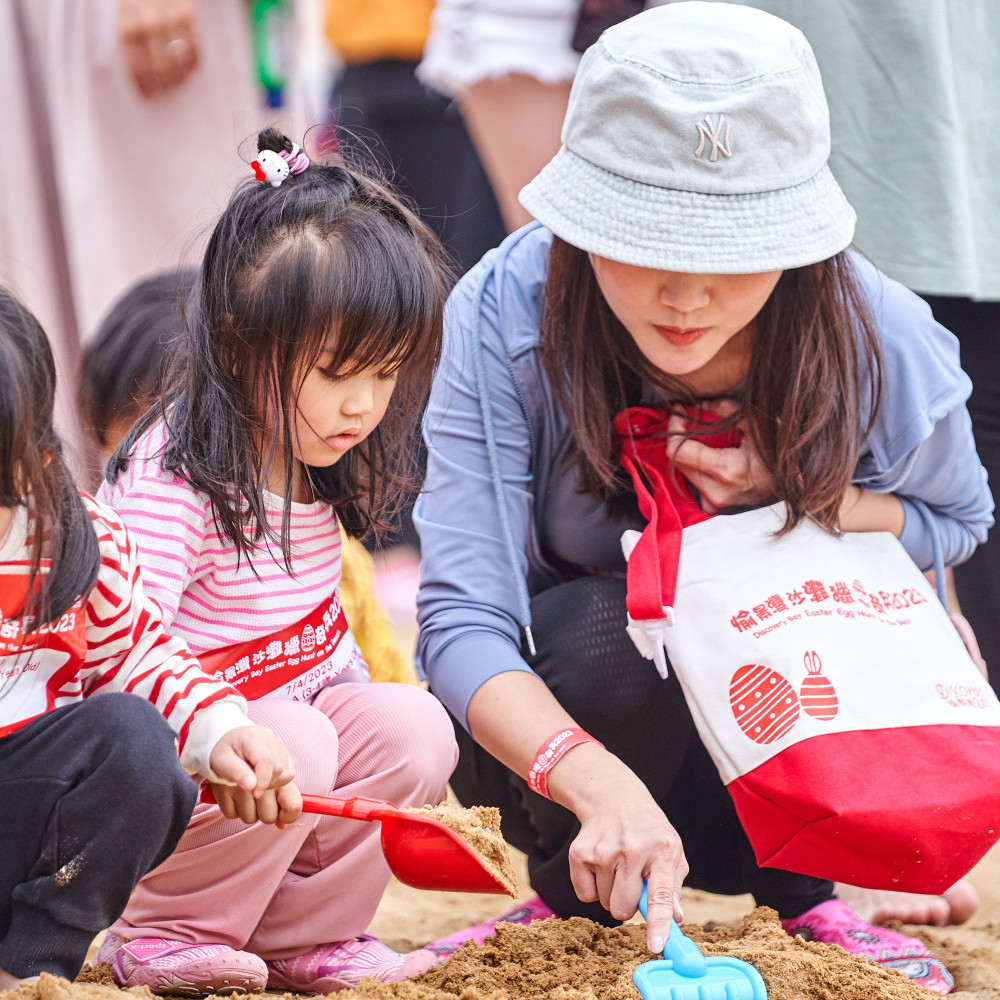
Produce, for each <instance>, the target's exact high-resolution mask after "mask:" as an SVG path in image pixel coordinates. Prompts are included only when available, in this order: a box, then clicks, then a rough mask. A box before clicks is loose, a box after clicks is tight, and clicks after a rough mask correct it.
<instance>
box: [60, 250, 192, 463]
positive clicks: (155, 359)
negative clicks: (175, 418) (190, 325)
mask: <svg viewBox="0 0 1000 1000" xmlns="http://www.w3.org/2000/svg"><path fill="white" fill-rule="evenodd" d="M196 274H197V272H196V271H194V270H193V269H182V270H177V271H164V272H162V273H161V274H155V275H153V276H152V277H149V278H144V279H143V280H142V281H139V282H137V283H136V284H135V285H133V286H132V287H131V288H130V289H129V290H128V291H127V292H126V293H125V294H124V295H123V296H122V297H121V298H120V299H118V300H117V301H116V302H115V304H114V305H113V306H112V307H111V311H110V312H109V313H108V314H107V316H106V317H105V318H104V320H103V321H102V322H101V325H100V326H99V327H98V329H97V333H96V334H95V335H94V338H93V339H92V340H91V341H90V342H89V343H88V344H87V346H86V347H85V348H84V351H83V356H82V357H81V359H80V381H79V390H78V393H77V402H78V404H79V407H80V414H81V416H82V417H83V421H84V424H85V426H86V429H87V430H88V431H90V432H91V433H92V434H93V435H94V437H95V438H96V439H97V443H98V444H99V445H100V446H101V447H102V448H107V447H109V446H111V445H113V444H116V443H117V442H115V441H113V440H112V433H113V427H114V424H115V422H116V421H122V420H125V419H127V420H128V421H129V423H131V422H132V421H133V420H134V419H135V418H136V417H138V416H139V414H141V413H142V412H143V411H144V410H146V409H147V408H148V407H149V405H150V404H151V403H152V402H153V401H154V400H155V398H156V397H157V396H158V395H159V392H160V389H161V387H162V383H163V377H164V372H165V371H166V367H167V357H168V352H169V351H170V349H171V346H172V344H173V342H174V341H175V340H176V339H177V337H178V335H179V333H180V331H181V324H182V311H183V308H184V304H185V303H186V302H187V299H188V296H189V295H190V294H191V289H192V287H193V286H194V282H195V277H196Z"/></svg>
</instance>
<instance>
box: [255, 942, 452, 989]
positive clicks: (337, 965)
mask: <svg viewBox="0 0 1000 1000" xmlns="http://www.w3.org/2000/svg"><path fill="white" fill-rule="evenodd" d="M438 962H439V959H438V956H437V955H435V954H433V953H432V952H430V951H428V950H427V949H426V948H420V949H418V950H417V951H411V952H408V953H407V954H405V955H402V954H400V953H399V952H396V951H393V950H392V949H391V948H390V947H388V946H387V945H384V944H383V943H382V942H381V941H379V939H378V938H376V937H372V936H371V935H370V934H361V935H359V936H358V937H356V938H351V939H350V940H349V941H338V942H336V943H334V944H321V945H318V946H317V947H315V948H313V949H312V950H311V951H307V952H306V953H305V954H304V955H297V956H296V957H295V958H281V959H277V960H274V961H269V962H267V963H266V964H267V973H268V975H267V985H268V987H270V988H271V989H280V990H292V991H294V992H296V993H335V992H337V991H338V990H344V989H353V988H354V987H355V986H357V985H358V983H360V982H361V980H362V979H366V978H367V979H377V980H378V981H379V982H380V983H398V982H399V981H400V980H402V979H412V978H413V976H419V975H420V974H421V973H422V972H426V971H427V970H428V969H432V968H434V966H435V965H437V964H438Z"/></svg>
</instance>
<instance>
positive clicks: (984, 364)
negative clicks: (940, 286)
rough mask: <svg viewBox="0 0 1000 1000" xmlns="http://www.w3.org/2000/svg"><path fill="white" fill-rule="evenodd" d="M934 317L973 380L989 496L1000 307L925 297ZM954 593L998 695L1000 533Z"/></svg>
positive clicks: (962, 569)
mask: <svg viewBox="0 0 1000 1000" xmlns="http://www.w3.org/2000/svg"><path fill="white" fill-rule="evenodd" d="M924 298H925V299H926V300H927V302H928V303H929V304H930V307H931V309H932V310H933V312H934V318H935V319H936V320H937V321H938V322H939V323H940V324H941V325H942V326H946V327H947V328H948V329H949V330H951V332H952V333H954V334H955V336H957V337H958V340H959V343H960V345H961V352H962V355H961V357H962V367H963V368H964V369H965V371H966V372H967V373H968V374H969V377H970V378H971V379H972V395H971V397H970V398H969V415H970V416H971V417H972V433H973V435H974V437H975V439H976V450H977V451H978V452H979V458H980V461H981V462H982V463H983V465H984V466H985V468H986V472H987V474H988V475H989V479H990V488H991V489H992V491H993V497H994V499H996V497H997V484H1000V302H973V301H972V300H971V299H962V298H953V297H950V296H941V295H925V296H924ZM955 591H956V593H957V594H958V602H959V604H960V605H961V607H962V613H963V614H964V615H965V617H966V618H968V619H969V624H970V625H971V626H972V629H973V631H974V632H975V633H976V638H977V639H978V640H979V648H980V650H981V651H982V654H983V658H984V659H985V660H986V666H987V668H988V669H989V674H990V685H991V686H992V688H993V690H994V691H996V692H997V693H998V694H1000V528H996V527H994V528H993V529H992V530H991V531H990V534H989V537H988V539H987V541H986V544H985V545H981V546H980V547H979V548H978V549H976V551H975V552H974V553H973V555H972V558H971V559H969V561H968V562H966V563H963V564H962V565H961V566H956V567H955Z"/></svg>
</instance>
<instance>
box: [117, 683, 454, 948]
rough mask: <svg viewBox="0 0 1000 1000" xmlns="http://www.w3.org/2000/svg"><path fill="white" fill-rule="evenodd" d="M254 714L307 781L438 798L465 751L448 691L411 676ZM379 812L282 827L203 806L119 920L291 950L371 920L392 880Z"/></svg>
mask: <svg viewBox="0 0 1000 1000" xmlns="http://www.w3.org/2000/svg"><path fill="white" fill-rule="evenodd" d="M250 716H251V718H252V719H253V720H254V722H257V723H259V724H261V725H265V726H269V727H270V728H272V729H273V730H274V731H275V732H276V733H277V734H278V735H279V736H280V737H281V738H282V739H283V740H284V741H285V743H286V745H287V746H288V748H289V750H290V751H291V753H292V756H293V758H294V760H295V767H296V775H295V780H296V783H297V784H298V786H299V788H300V790H302V791H303V792H311V793H313V794H319V795H330V794H333V795H337V796H340V797H345V798H346V797H348V796H351V795H362V796H367V797H369V798H376V799H388V800H389V801H390V802H395V803H396V804H397V805H423V804H425V803H435V804H436V803H438V802H440V801H441V800H442V799H443V798H444V793H445V785H446V783H447V781H448V778H449V776H450V775H451V772H452V770H453V769H454V767H455V763H456V761H457V759H458V750H457V747H456V745H455V736H454V732H453V730H452V725H451V721H450V720H449V718H448V715H447V713H446V712H445V710H444V709H443V708H442V706H441V705H440V703H439V702H438V701H437V700H436V699H435V698H434V697H433V695H430V694H428V693H427V692H426V691H424V690H423V689H421V688H419V687H415V686H413V685H409V684H351V683H346V684H340V685H336V686H334V687H330V688H326V689H324V690H323V691H321V692H320V693H319V694H318V695H316V697H315V699H314V700H313V702H312V704H304V703H302V702H294V701H282V700H279V699H267V700H262V701H256V702H252V703H251V705H250ZM380 830H381V824H379V823H365V822H361V821H359V820H352V819H341V818H335V817H329V816H314V815H310V814H307V813H303V814H302V817H301V818H300V819H299V820H298V821H297V822H296V823H295V824H293V825H292V826H290V827H288V828H287V829H285V830H276V829H275V828H274V827H273V826H265V825H263V824H260V823H257V824H255V825H253V826H247V825H246V824H244V823H243V822H242V821H240V820H228V819H225V818H224V817H223V816H222V813H221V812H220V811H219V809H218V807H217V806H206V805H199V806H197V807H196V808H195V811H194V816H193V817H192V819H191V822H190V823H189V824H188V828H187V831H186V832H185V834H184V836H183V837H182V838H181V841H180V843H179V844H178V845H177V849H176V850H175V851H174V853H173V854H172V855H171V856H170V857H169V858H168V859H167V860H166V861H165V862H164V863H163V864H162V865H160V866H159V867H158V868H156V869H154V870H153V871H152V872H150V873H149V874H148V875H147V876H146V877H145V878H144V879H142V881H141V882H140V883H139V884H138V885H137V886H136V888H135V890H134V891H133V893H132V896H131V898H130V899H129V904H128V907H127V908H126V910H125V912H124V913H123V914H122V916H121V918H120V919H119V920H118V921H117V922H116V923H115V925H114V926H113V927H112V928H111V929H112V930H113V931H114V933H115V934H118V935H120V936H121V937H123V938H126V939H127V940H132V939H134V938H137V937H164V938H170V939H173V940H178V941H190V942H192V943H210V942H217V943H221V944H225V945H228V946H229V947H231V948H235V949H237V950H246V951H252V952H255V953H256V954H258V955H259V956H260V957H261V958H265V959H279V958H292V957H295V956H297V955H301V954H304V953H305V952H307V951H309V950H310V949H312V948H314V947H315V946H316V945H319V944H326V943H329V942H334V941H344V940H347V939H348V938H352V937H355V936H356V935H358V934H361V933H363V932H364V930H365V929H366V928H367V926H368V924H369V923H370V921H371V919H372V916H373V915H374V913H375V908H376V907H377V906H378V902H379V900H380V899H381V897H382V893H383V892H384V891H385V887H386V885H387V884H388V882H389V878H390V872H389V868H388V865H386V863H385V859H384V858H383V856H382V850H381V846H380V843H379V836H380Z"/></svg>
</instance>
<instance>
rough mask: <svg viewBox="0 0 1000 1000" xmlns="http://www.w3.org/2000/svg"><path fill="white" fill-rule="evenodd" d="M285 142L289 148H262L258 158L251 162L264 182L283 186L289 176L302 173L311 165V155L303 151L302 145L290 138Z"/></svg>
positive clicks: (255, 172)
mask: <svg viewBox="0 0 1000 1000" xmlns="http://www.w3.org/2000/svg"><path fill="white" fill-rule="evenodd" d="M285 143H286V144H287V145H288V146H289V147H290V148H289V149H282V150H274V149H261V150H260V152H259V153H258V154H257V159H256V160H254V161H253V162H252V163H251V164H250V166H251V167H252V168H253V172H254V176H255V177H256V178H257V180H259V181H260V182H261V183H262V184H270V185H271V187H281V183H282V181H284V180H285V179H286V178H287V177H294V176H295V175H296V174H301V173H302V171H303V170H305V169H306V167H308V166H309V157H308V156H306V154H305V153H303V152H302V147H301V146H299V145H297V144H296V143H294V142H289V141H288V140H285Z"/></svg>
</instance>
